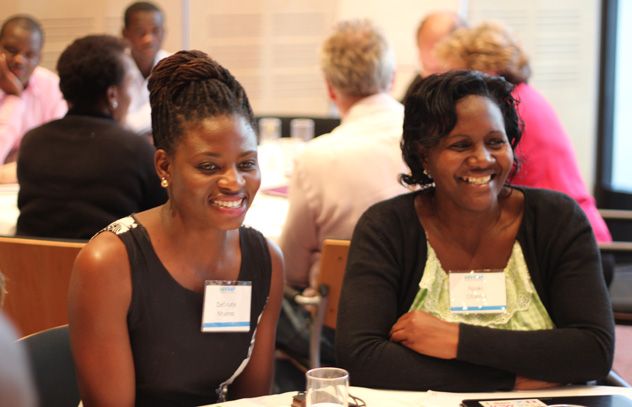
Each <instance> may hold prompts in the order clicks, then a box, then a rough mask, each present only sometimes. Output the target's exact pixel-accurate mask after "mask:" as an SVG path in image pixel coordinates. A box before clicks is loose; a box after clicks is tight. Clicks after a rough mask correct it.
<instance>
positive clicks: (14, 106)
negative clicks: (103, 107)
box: [0, 15, 66, 164]
mask: <svg viewBox="0 0 632 407" xmlns="http://www.w3.org/2000/svg"><path fill="white" fill-rule="evenodd" d="M43 42H44V33H43V31H42V28H41V26H40V24H39V23H38V22H37V21H36V20H35V19H33V18H32V17H30V16H27V15H16V16H13V17H10V18H8V19H7V20H6V21H5V22H4V24H3V25H2V28H0V164H1V163H4V162H12V161H15V159H16V156H17V152H18V148H19V146H20V141H21V139H22V137H23V136H24V134H25V133H26V132H27V131H28V130H30V129H32V128H34V127H36V126H39V125H41V124H43V123H45V122H47V121H49V120H53V119H56V118H59V117H61V116H63V115H64V113H65V112H66V102H65V101H64V100H63V98H62V95H61V92H60V91H59V86H58V82H59V79H58V77H57V75H55V74H54V73H53V72H51V71H49V70H48V69H46V68H43V67H40V66H38V64H39V62H40V57H41V52H42V46H43Z"/></svg>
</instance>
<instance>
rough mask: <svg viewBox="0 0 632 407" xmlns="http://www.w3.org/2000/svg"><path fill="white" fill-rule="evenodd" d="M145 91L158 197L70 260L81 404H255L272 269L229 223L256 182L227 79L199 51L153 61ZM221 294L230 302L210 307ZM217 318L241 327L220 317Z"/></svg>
mask: <svg viewBox="0 0 632 407" xmlns="http://www.w3.org/2000/svg"><path fill="white" fill-rule="evenodd" d="M149 89H150V101H151V107H152V127H153V137H154V143H155V144H156V147H157V152H156V155H155V166H156V171H157V172H158V176H159V177H160V180H161V181H160V182H161V185H162V186H163V187H164V188H166V189H167V192H168V194H169V200H168V201H167V203H165V204H164V205H162V206H159V207H156V208H153V209H150V210H148V211H144V212H140V213H137V214H133V215H131V216H129V217H127V218H123V219H120V220H119V221H117V222H114V223H113V224H112V225H110V226H109V227H107V228H106V229H105V230H104V231H102V232H100V233H99V234H97V235H96V236H95V237H93V238H92V240H91V241H90V242H89V243H88V245H87V246H86V247H85V248H84V249H83V250H82V252H81V253H80V254H79V256H78V258H77V261H76V264H75V268H74V270H73V278H72V281H71V287H70V331H71V340H72V349H73V354H74V357H75V361H76V367H77V373H78V377H79V384H80V389H81V394H82V399H83V403H84V405H85V406H86V407H89V406H91V405H117V406H131V405H138V406H144V405H147V406H149V405H151V406H161V405H168V406H178V405H182V406H189V405H200V404H209V403H214V402H217V401H221V400H223V399H225V398H226V397H230V398H240V397H249V396H256V395H262V394H267V393H268V392H269V390H270V385H271V380H272V370H273V355H274V339H275V338H274V336H275V329H276V322H277V319H278V314H279V308H280V302H281V296H282V290H283V260H282V255H281V253H280V251H279V250H278V248H277V247H276V246H275V245H274V244H272V243H270V242H269V241H268V240H267V239H266V238H264V237H263V236H262V235H261V234H260V233H259V232H257V231H256V230H254V229H250V228H247V227H242V226H241V224H242V222H243V220H244V217H245V214H246V211H247V209H248V207H249V206H250V204H251V203H252V201H253V199H254V197H255V194H256V192H257V190H258V188H259V184H260V172H259V166H258V163H257V138H256V134H255V130H254V118H253V114H252V109H251V107H250V104H249V102H248V99H247V97H246V94H245V92H244V90H243V88H242V87H241V85H240V84H239V83H238V82H237V80H236V79H235V78H234V77H233V76H232V75H231V74H230V73H229V72H228V71H227V70H226V69H224V68H223V67H221V66H220V65H219V64H217V63H216V62H215V61H213V60H211V59H210V58H209V57H208V56H207V55H206V54H204V53H202V52H199V51H181V52H178V53H176V54H174V55H172V56H171V57H168V58H166V59H164V60H162V61H161V62H160V63H159V64H158V65H157V66H156V67H155V68H154V71H153V72H152V74H151V77H150V80H149ZM228 292H240V293H242V297H240V298H239V299H238V300H237V301H236V302H233V303H231V302H230V301H223V299H224V297H223V295H228V294H226V293H228ZM230 298H232V297H230ZM226 304H232V305H226ZM222 307H224V308H222ZM225 307H234V308H232V309H231V308H229V311H230V312H229V314H230V313H233V311H235V312H234V313H233V314H236V315H238V316H239V315H241V316H242V317H241V319H239V318H238V317H230V318H228V319H227V320H223V319H221V318H220V317H219V316H218V315H224V316H225V315H228V314H221V313H222V312H223V311H222V310H226V309H227V308H225ZM240 307H241V308H240ZM239 310H241V314H240V311H239ZM244 310H246V311H245V312H246V314H243V312H244ZM248 310H249V317H248V316H246V317H243V315H247V314H248ZM233 314H231V315H233ZM209 315H214V316H215V317H216V318H215V319H213V318H212V317H209ZM218 318H220V319H221V320H220V319H218ZM222 318H224V317H222ZM209 331H211V332H209Z"/></svg>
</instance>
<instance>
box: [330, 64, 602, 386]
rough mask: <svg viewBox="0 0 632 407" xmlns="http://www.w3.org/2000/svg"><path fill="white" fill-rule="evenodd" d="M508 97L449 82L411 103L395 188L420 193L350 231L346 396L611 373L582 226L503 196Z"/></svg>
mask: <svg viewBox="0 0 632 407" xmlns="http://www.w3.org/2000/svg"><path fill="white" fill-rule="evenodd" d="M511 89H512V86H511V85H510V84H509V83H508V82H506V81H505V80H503V79H502V78H493V77H489V76H486V75H484V74H481V73H477V72H467V71H456V72H451V73H447V74H443V75H433V76H430V77H428V78H426V79H424V80H423V81H422V82H421V84H420V85H419V86H418V87H417V88H416V89H415V90H414V92H413V94H412V96H411V97H410V98H409V99H407V101H406V106H405V118H404V135H403V141H402V150H403V155H404V159H405V160H406V162H407V164H408V166H409V167H410V170H411V174H409V175H405V176H403V181H404V182H406V183H407V184H411V185H412V184H417V185H419V186H420V190H418V191H416V192H413V193H410V194H407V195H402V196H399V197H396V198H393V199H391V200H388V201H384V202H381V203H378V204H376V205H374V206H373V207H372V208H370V209H369V210H368V211H367V212H366V213H365V214H364V215H363V217H362V218H361V219H360V220H359V222H358V224H357V226H356V229H355V231H354V234H353V237H352V240H351V248H350V253H349V258H348V263H347V270H346V275H345V279H344V285H343V289H342V294H341V300H340V308H339V314H338V323H337V331H336V341H337V342H336V353H337V358H338V363H339V364H340V365H341V366H342V367H344V368H346V369H348V370H349V372H350V377H351V381H352V384H353V385H356V386H367V387H380V388H392V389H405V390H428V389H432V390H443V391H493V390H510V389H538V388H546V387H552V386H556V385H559V384H566V383H575V382H585V381H588V380H592V379H600V378H603V377H605V376H606V374H607V373H608V371H609V369H610V367H611V364H612V357H613V348H614V333H613V319H612V312H611V307H610V302H609V299H608V293H607V290H606V286H605V283H604V279H603V273H602V271H601V266H600V258H599V251H598V248H597V245H596V242H595V238H594V236H593V233H592V229H591V227H590V224H589V222H588V221H587V219H586V216H585V215H584V213H583V212H582V210H581V208H580V207H579V206H578V205H577V204H576V203H575V202H574V201H573V200H572V199H571V198H570V197H568V196H566V195H563V194H561V193H558V192H553V191H545V190H537V189H527V188H515V187H512V186H510V185H509V184H508V179H509V178H510V176H511V174H512V172H513V171H515V170H516V161H515V159H514V154H513V151H514V149H515V147H516V145H517V143H518V141H519V139H520V134H521V128H520V120H519V117H518V116H517V114H516V110H515V103H516V101H515V100H514V99H513V98H512V97H511ZM490 270H493V272H490ZM464 271H465V272H466V273H464Z"/></svg>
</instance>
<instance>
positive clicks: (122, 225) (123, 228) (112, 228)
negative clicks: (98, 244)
mask: <svg viewBox="0 0 632 407" xmlns="http://www.w3.org/2000/svg"><path fill="white" fill-rule="evenodd" d="M137 226H138V222H136V219H135V218H134V217H133V216H126V217H124V218H121V219H119V220H115V221H114V222H112V223H110V224H109V225H107V226H106V227H104V228H103V229H101V230H100V231H98V232H97V233H96V234H95V235H94V236H93V238H94V237H95V236H98V235H100V234H101V233H103V232H112V233H114V234H115V235H120V234H123V233H125V232H127V231H129V230H130V229H134V228H136V227H137Z"/></svg>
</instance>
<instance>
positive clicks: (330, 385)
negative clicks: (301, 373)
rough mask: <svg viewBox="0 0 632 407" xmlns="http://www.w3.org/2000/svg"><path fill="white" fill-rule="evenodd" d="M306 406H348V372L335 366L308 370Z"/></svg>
mask: <svg viewBox="0 0 632 407" xmlns="http://www.w3.org/2000/svg"><path fill="white" fill-rule="evenodd" d="M305 376H306V378H307V395H306V397H305V399H306V406H307V407H348V405H349V404H348V397H349V373H348V372H347V371H346V370H344V369H339V368H337V367H319V368H316V369H311V370H308V371H307V373H306V374H305Z"/></svg>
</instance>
